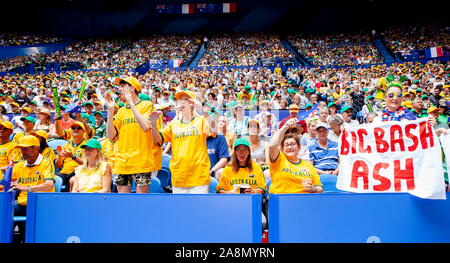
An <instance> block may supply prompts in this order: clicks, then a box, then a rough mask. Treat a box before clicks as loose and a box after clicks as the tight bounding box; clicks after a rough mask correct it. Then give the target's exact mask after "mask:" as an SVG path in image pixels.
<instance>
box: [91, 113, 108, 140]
mask: <svg viewBox="0 0 450 263" xmlns="http://www.w3.org/2000/svg"><path fill="white" fill-rule="evenodd" d="M94 118H95V123H94V130H95V132H94V137H93V138H94V139H97V140H100V139H102V138H104V137H105V135H106V124H105V121H104V120H103V113H102V112H101V111H96V112H94Z"/></svg>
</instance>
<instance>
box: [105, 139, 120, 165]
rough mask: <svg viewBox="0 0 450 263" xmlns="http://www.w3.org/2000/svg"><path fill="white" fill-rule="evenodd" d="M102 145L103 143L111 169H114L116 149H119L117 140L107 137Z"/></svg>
mask: <svg viewBox="0 0 450 263" xmlns="http://www.w3.org/2000/svg"><path fill="white" fill-rule="evenodd" d="M101 145H102V152H103V157H104V158H105V160H106V161H107V162H108V163H109V165H111V169H114V156H115V151H116V150H117V143H116V141H112V140H110V139H106V140H103V141H102V142H101Z"/></svg>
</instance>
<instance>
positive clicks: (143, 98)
mask: <svg viewBox="0 0 450 263" xmlns="http://www.w3.org/2000/svg"><path fill="white" fill-rule="evenodd" d="M138 97H139V99H140V100H150V97H149V96H148V95H147V94H145V93H140V94H139V96H138Z"/></svg>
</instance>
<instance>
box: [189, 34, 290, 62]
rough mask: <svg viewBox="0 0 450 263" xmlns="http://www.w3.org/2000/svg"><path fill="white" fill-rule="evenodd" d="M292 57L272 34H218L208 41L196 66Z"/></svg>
mask: <svg viewBox="0 0 450 263" xmlns="http://www.w3.org/2000/svg"><path fill="white" fill-rule="evenodd" d="M292 57H294V55H293V54H292V53H290V52H289V51H288V50H287V49H286V48H285V47H284V46H283V44H282V43H281V41H280V40H279V38H278V37H276V36H275V35H273V34H262V33H254V34H225V35H222V34H220V35H215V36H213V37H212V38H211V39H210V40H209V41H208V49H207V51H206V53H205V54H204V56H203V57H202V58H201V59H200V62H199V64H198V66H257V65H258V59H263V58H292Z"/></svg>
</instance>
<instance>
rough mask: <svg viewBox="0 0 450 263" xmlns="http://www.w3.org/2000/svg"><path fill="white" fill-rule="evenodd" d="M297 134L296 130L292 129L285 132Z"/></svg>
mask: <svg viewBox="0 0 450 263" xmlns="http://www.w3.org/2000/svg"><path fill="white" fill-rule="evenodd" d="M297 132H298V130H297V128H292V129H289V130H287V131H286V133H297Z"/></svg>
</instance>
